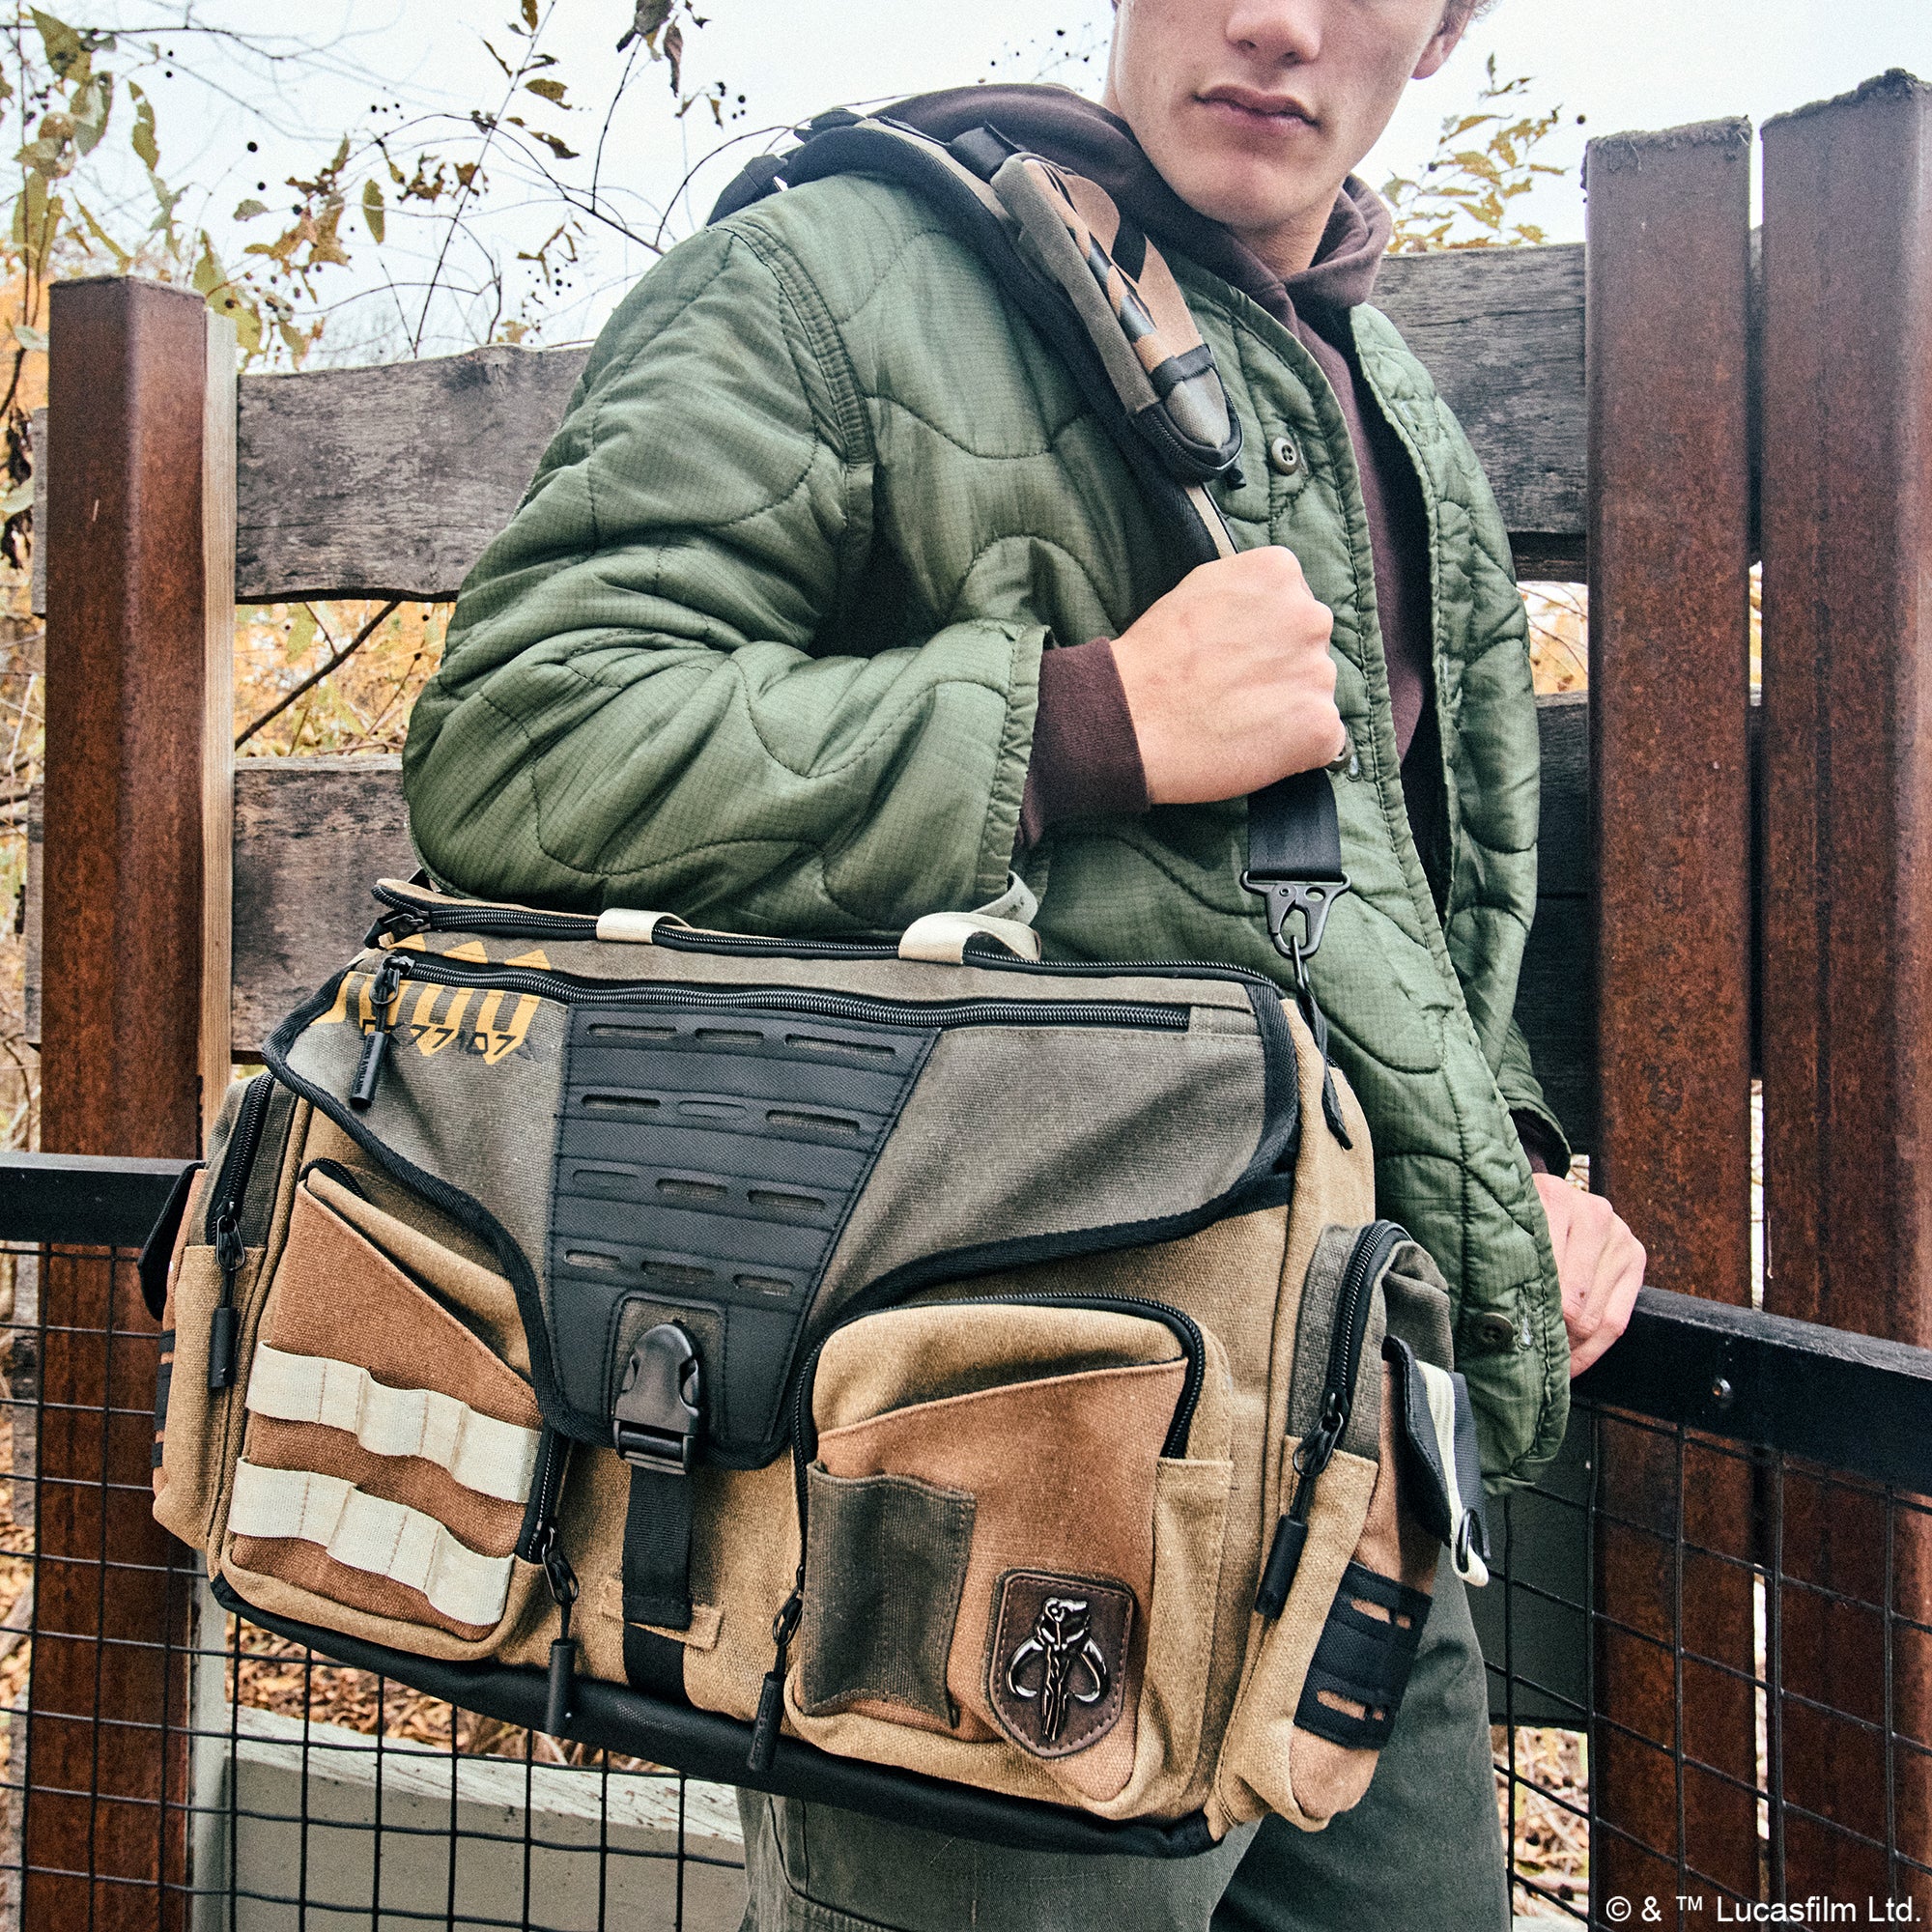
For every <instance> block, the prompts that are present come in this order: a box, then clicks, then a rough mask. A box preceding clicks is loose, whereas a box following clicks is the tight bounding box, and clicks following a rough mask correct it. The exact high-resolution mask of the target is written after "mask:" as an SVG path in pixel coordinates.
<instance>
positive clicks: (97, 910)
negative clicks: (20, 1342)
mask: <svg viewBox="0 0 1932 1932" xmlns="http://www.w3.org/2000/svg"><path fill="white" fill-rule="evenodd" d="M52 318H53V319H52V340H53V347H52V354H51V368H50V373H49V379H48V409H49V416H50V422H51V428H52V434H51V437H50V442H51V445H52V447H53V449H54V450H56V451H57V452H58V461H57V466H56V468H55V469H53V471H52V473H51V474H50V476H49V477H48V479H47V482H48V487H47V496H46V502H47V517H46V527H45V529H44V530H43V533H42V540H43V543H44V544H45V546H46V550H47V557H48V575H47V718H46V743H47V755H46V808H45V810H46V844H45V860H44V863H45V878H46V885H47V892H46V914H45V937H44V947H45V990H44V995H43V1000H44V1004H43V1035H42V1037H43V1047H42V1102H41V1105H42V1137H43V1146H44V1147H45V1148H46V1149H47V1150H48V1151H54V1152H71V1153H122V1154H149V1155H191V1154H193V1153H194V1152H195V1151H197V1148H198V1146H199V1141H200V1120H201V1103H200V1083H199V1078H198V1075H199V1054H200V1023H201V1014H202V1003H203V989H202V954H203V931H204V906H203V892H202V872H203V855H202V843H203V821H204V812H205V803H204V786H205V773H204V757H203V738H204V696H205V693H204V660H205V653H206V648H207V605H208V598H207V584H206V582H205V542H204V537H205V531H204V510H203V502H204V491H203V473H202V472H203V461H202V456H203V445H204V411H205V407H206V400H207V391H208V373H207V370H208V345H209V330H208V325H207V321H206V310H205V309H204V307H203V305H202V302H201V300H200V299H199V298H197V297H195V296H193V295H191V294H188V293H186V292H185V291H181V290H176V289H169V288H163V287H160V286H158V285H156V284H154V283H149V282H139V281H127V280H96V281H84V282H71V283H65V284H62V285H60V286H58V287H56V288H55V290H54V292H53V310H52ZM43 1310H44V1317H45V1324H46V1327H45V1333H46V1354H45V1364H44V1371H43V1399H44V1409H43V1417H42V1437H41V1466H40V1555H39V1564H38V1587H37V1597H36V1611H35V1650H34V1667H33V1679H32V1692H31V1717H30V1724H29V1754H30V1755H29V1766H30V1780H31V1785H32V1787H33V1788H32V1790H31V1791H30V1794H29V1798H28V1803H27V1813H26V1825H25V1838H24V1844H25V1855H26V1866H27V1869H26V1873H25V1878H24V1887H23V1921H24V1922H25V1923H26V1924H30V1925H46V1926H54V1925H83V1924H85V1925H91V1926H95V1927H99V1928H112V1927H121V1926H128V1927H133V1926H135V1925H140V1926H144V1927H145V1926H153V1925H155V1924H156V1923H169V1922H173V1921H174V1920H175V1918H178V1917H185V1913H183V1912H181V1911H179V1910H177V1909H171V1905H172V1908H179V1907H180V1905H181V1901H180V1899H179V1897H178V1896H177V1897H176V1898H175V1899H174V1900H173V1901H172V1902H170V1901H169V1900H168V1899H167V1898H166V1897H165V1896H157V1894H156V1887H157V1886H166V1885H170V1884H174V1885H178V1884H180V1882H181V1881H182V1878H183V1876H184V1872H185V1831H184V1822H185V1813H184V1812H183V1811H182V1810H181V1809H180V1808H179V1807H180V1805H181V1803H182V1800H183V1797H184V1795H185V1781H184V1779H185V1756H186V1753H185V1739H184V1738H183V1737H182V1736H181V1734H180V1733H179V1731H178V1730H177V1729H175V1728H174V1727H177V1726H179V1725H180V1724H181V1723H182V1721H183V1716H184V1712H185V1694H184V1693H185V1682H186V1672H185V1656H184V1653H183V1650H182V1648H181V1646H182V1644H183V1641H184V1639H185V1635H186V1631H187V1603H188V1589H187V1587H186V1584H187V1577H188V1573H186V1572H185V1571H184V1570H181V1569H177V1568H175V1567H174V1563H175V1559H176V1558H177V1556H178V1555H179V1550H178V1547H177V1546H175V1545H174V1544H173V1543H172V1542H171V1540H170V1539H169V1538H168V1537H166V1536H165V1535H163V1534H162V1532H161V1531H160V1530H159V1529H158V1528H157V1527H156V1524H155V1522H154V1520H153V1518H152V1516H151V1515H150V1513H149V1504H150V1500H151V1498H150V1494H149V1488H148V1474H149V1469H148V1465H149V1462H150V1454H149V1451H150V1446H151V1440H152V1435H153V1429H152V1421H151V1411H152V1405H153V1388H154V1372H155V1363H156V1329H155V1323H154V1322H153V1321H151V1320H150V1319H149V1318H148V1316H147V1314H146V1312H145V1311H144V1310H143V1309H142V1307H141V1304H140V1297H139V1294H138V1292H137V1291H136V1288H135V1285H134V1283H133V1280H132V1270H131V1269H130V1268H129V1267H128V1266H127V1265H126V1264H123V1265H122V1266H120V1267H119V1268H116V1267H114V1266H113V1265H112V1264H110V1263H109V1262H107V1261H106V1260H105V1259H102V1260H99V1261H95V1260H89V1259H85V1258H74V1257H53V1258H50V1260H49V1262H48V1264H47V1267H46V1270H45V1274H44V1280H43Z"/></svg>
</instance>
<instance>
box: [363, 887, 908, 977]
mask: <svg viewBox="0 0 1932 1932" xmlns="http://www.w3.org/2000/svg"><path fill="white" fill-rule="evenodd" d="M375 891H376V896H377V898H378V899H379V900H381V901H382V903H383V904H384V905H386V906H392V907H394V908H395V910H394V911H393V912H390V913H388V914H387V915H385V916H384V918H382V919H379V920H378V921H377V922H376V923H375V924H374V925H372V926H371V927H370V928H369V931H368V933H367V935H366V936H365V937H364V939H363V941H362V943H363V945H365V946H375V945H378V944H380V943H381V942H382V941H383V940H384V939H387V940H388V941H389V942H390V943H391V944H393V943H394V942H395V941H396V940H398V939H412V938H415V937H416V936H417V935H418V934H421V933H425V932H476V933H483V934H486V935H488V936H490V937H492V938H497V939H580V940H582V939H589V940H594V939H595V938H596V937H597V919H596V915H595V914H593V913H582V912H526V911H523V910H521V909H519V910H515V911H513V910H512V909H511V908H510V907H508V906H484V905H477V906H462V907H456V906H439V907H437V908H436V909H435V911H433V912H430V911H425V910H424V909H423V907H422V905H421V903H420V901H418V900H416V899H412V898H409V897H406V896H405V895H403V894H401V893H395V892H389V891H387V890H385V889H384V887H382V886H378V887H377V888H376V889H375ZM651 944H652V945H653V946H662V947H666V948H668V950H669V951H671V952H737V953H775V954H782V955H784V956H785V957H788V958H808V959H809V958H838V959H896V958H897V957H898V951H899V950H898V948H897V947H896V946H886V945H882V944H878V943H876V942H871V941H866V940H843V939H766V938H762V937H760V936H759V935H758V934H756V933H750V932H707V933H701V934H700V933H696V932H693V931H691V930H690V929H689V928H687V927H683V926H676V925H671V924H669V923H666V924H664V925H661V926H660V927H659V928H658V930H657V931H656V932H655V933H653V934H652V936H651Z"/></svg>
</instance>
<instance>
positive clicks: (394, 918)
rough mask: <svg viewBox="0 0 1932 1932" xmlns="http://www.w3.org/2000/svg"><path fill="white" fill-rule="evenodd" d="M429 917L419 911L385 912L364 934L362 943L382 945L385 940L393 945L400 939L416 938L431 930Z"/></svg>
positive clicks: (372, 945) (365, 944) (371, 945)
mask: <svg viewBox="0 0 1932 1932" xmlns="http://www.w3.org/2000/svg"><path fill="white" fill-rule="evenodd" d="M429 927H430V923H429V920H428V918H427V917H426V916H425V915H424V914H422V913H419V912H405V911H402V910H400V909H398V910H397V911H395V912H385V913H384V915H383V916H382V918H380V919H379V920H377V922H376V923H375V924H373V925H372V926H371V927H370V928H369V930H368V931H367V932H365V933H364V934H363V935H362V944H363V945H364V946H368V947H374V946H381V945H384V943H385V942H386V943H387V944H388V945H390V946H393V945H395V943H396V942H397V941H398V940H399V939H416V938H420V937H421V935H422V934H423V933H425V932H427V931H428V930H429Z"/></svg>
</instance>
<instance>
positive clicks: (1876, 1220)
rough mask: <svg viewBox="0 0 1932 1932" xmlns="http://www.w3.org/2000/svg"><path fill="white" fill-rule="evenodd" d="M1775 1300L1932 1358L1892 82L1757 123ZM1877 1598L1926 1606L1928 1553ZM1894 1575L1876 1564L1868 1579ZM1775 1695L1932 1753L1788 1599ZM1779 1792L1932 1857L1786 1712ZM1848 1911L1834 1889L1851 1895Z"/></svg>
mask: <svg viewBox="0 0 1932 1932" xmlns="http://www.w3.org/2000/svg"><path fill="white" fill-rule="evenodd" d="M1764 148H1765V186H1764V195H1765V238H1764V281H1765V316H1764V760H1765V856H1766V867H1765V870H1766V896H1765V920H1764V924H1765V938H1764V1087H1765V1126H1766V1149H1765V1154H1766V1158H1765V1182H1766V1209H1767V1221H1768V1230H1767V1239H1768V1253H1769V1258H1770V1266H1769V1273H1768V1279H1767V1283H1766V1296H1765V1300H1766V1306H1767V1307H1769V1308H1772V1309H1774V1310H1776V1312H1777V1313H1779V1314H1783V1315H1794V1316H1798V1317H1801V1318H1803V1319H1804V1320H1805V1321H1821V1322H1826V1323H1829V1324H1831V1325H1832V1326H1833V1327H1839V1328H1851V1329H1857V1330H1861V1331H1862V1332H1863V1333H1865V1334H1870V1335H1884V1336H1889V1337H1891V1338H1892V1339H1894V1340H1896V1341H1901V1342H1911V1343H1916V1344H1918V1345H1919V1346H1921V1347H1922V1346H1925V1345H1926V1344H1928V1343H1932V732H1929V731H1928V729H1927V725H1928V722H1932V709H1928V707H1932V674H1928V673H1932V89H1927V88H1926V87H1925V86H1923V85H1922V84H1921V83H1919V82H1918V81H1915V80H1913V79H1912V78H1911V77H1910V76H1909V75H1906V74H1902V73H1892V74H1888V75H1886V76H1884V77H1883V78H1881V79H1879V80H1876V81H1871V82H1868V83H1867V84H1866V85H1865V86H1864V87H1862V88H1861V89H1859V91H1858V92H1857V93H1856V94H1853V95H1849V96H1846V97H1845V98H1843V99H1838V100H1833V101H1827V102H1824V103H1822V104H1820V105H1818V106H1815V107H1809V108H1805V109H1803V110H1801V111H1800V112H1798V113H1796V114H1791V115H1785V116H1782V117H1781V118H1779V119H1778V120H1776V121H1773V122H1772V123H1770V125H1769V126H1767V128H1765V135H1764ZM1811 1516H1812V1519H1813V1520H1812V1521H1811V1522H1810V1524H1809V1528H1808V1530H1807V1528H1806V1520H1805V1513H1804V1511H1802V1510H1794V1511H1793V1513H1792V1520H1791V1521H1790V1522H1789V1524H1788V1525H1787V1531H1786V1543H1787V1548H1786V1550H1785V1560H1786V1564H1787V1567H1788V1568H1789V1569H1790V1570H1791V1571H1793V1572H1794V1573H1795V1574H1796V1575H1798V1576H1801V1577H1805V1578H1807V1579H1809V1580H1811V1581H1815V1582H1822V1583H1827V1584H1830V1583H1833V1582H1834V1581H1836V1582H1838V1583H1839V1584H1844V1583H1846V1582H1848V1581H1850V1580H1852V1579H1859V1582H1860V1587H1861V1588H1862V1587H1863V1579H1865V1578H1866V1577H1867V1576H1868V1571H1869V1559H1870V1557H1871V1555H1872V1553H1873V1552H1872V1551H1871V1550H1870V1549H1869V1548H1865V1547H1864V1541H1865V1540H1864V1539H1862V1538H1861V1536H1860V1535H1859V1533H1858V1525H1857V1524H1856V1523H1855V1522H1853V1521H1852V1520H1849V1519H1848V1518H1847V1517H1846V1516H1845V1514H1844V1512H1842V1511H1837V1510H1833V1509H1830V1508H1823V1509H1815V1510H1813V1511H1812V1512H1811ZM1918 1527H1919V1526H1918V1525H1913V1524H1905V1523H1902V1524H1901V1529H1902V1530H1905V1531H1910V1532H1913V1533H1908V1534H1903V1535H1901V1537H1900V1538H1899V1541H1898V1546H1897V1548H1894V1550H1893V1551H1892V1575H1891V1577H1890V1578H1889V1583H1886V1582H1882V1583H1881V1584H1880V1586H1879V1595H1880V1596H1881V1597H1883V1596H1885V1595H1886V1594H1887V1590H1888V1588H1889V1595H1890V1601H1891V1602H1892V1604H1893V1605H1895V1606H1896V1607H1897V1608H1899V1609H1904V1610H1908V1611H1911V1612H1912V1613H1914V1614H1922V1613H1923V1606H1924V1603H1925V1600H1926V1596H1927V1593H1928V1588H1932V1547H1928V1542H1927V1539H1926V1538H1924V1537H1923V1536H1922V1535H1919V1534H1918V1533H1916V1532H1917V1530H1918ZM1881 1567H1883V1566H1881ZM1786 1596H1787V1599H1789V1610H1790V1614H1789V1615H1788V1616H1787V1618H1786V1622H1785V1626H1784V1630H1783V1645H1784V1663H1785V1675H1786V1681H1787V1686H1788V1688H1789V1689H1790V1690H1792V1691H1793V1692H1796V1693H1798V1694H1799V1695H1800V1696H1811V1697H1824V1698H1827V1699H1829V1701H1830V1703H1831V1704H1832V1705H1833V1707H1834V1708H1835V1709H1838V1710H1844V1711H1860V1712H1873V1711H1879V1710H1883V1708H1884V1705H1885V1691H1886V1688H1887V1682H1888V1676H1889V1683H1890V1690H1891V1696H1892V1708H1891V1717H1892V1719H1893V1722H1894V1723H1895V1724H1896V1726H1897V1727H1898V1728H1899V1729H1901V1730H1906V1731H1910V1732H1912V1733H1914V1734H1915V1735H1917V1736H1918V1737H1921V1738H1925V1737H1932V1670H1928V1669H1927V1668H1926V1665H1925V1661H1924V1660H1923V1659H1922V1658H1920V1657H1919V1656H1918V1652H1917V1650H1916V1649H1915V1650H1912V1651H1909V1652H1907V1651H1901V1652H1900V1653H1899V1654H1898V1655H1897V1656H1896V1657H1895V1658H1894V1659H1893V1660H1892V1661H1891V1662H1892V1668H1891V1670H1890V1671H1889V1672H1888V1668H1887V1662H1888V1661H1887V1657H1886V1645H1885V1642H1884V1639H1883V1627H1882V1623H1881V1620H1880V1619H1879V1618H1878V1617H1877V1616H1876V1615H1874V1616H1871V1617H1865V1618H1855V1617H1840V1616H1833V1617H1826V1616H1823V1615H1820V1614H1815V1613H1814V1611H1815V1609H1816V1605H1817V1603H1818V1601H1819V1600H1817V1599H1816V1598H1814V1597H1807V1596H1805V1595H1804V1594H1802V1593H1793V1592H1787V1593H1786ZM1775 1717H1776V1719H1777V1720H1778V1721H1777V1730H1778V1731H1779V1732H1780V1733H1781V1735H1782V1736H1783V1738H1784V1740H1785V1742H1786V1744H1787V1746H1788V1748H1786V1749H1785V1750H1784V1751H1783V1752H1782V1754H1781V1755H1782V1765H1783V1776H1784V1781H1785V1788H1786V1791H1787V1793H1788V1795H1789V1796H1790V1797H1791V1798H1792V1799H1794V1800H1795V1801H1797V1802H1798V1803H1800V1804H1805V1805H1807V1806H1809V1807H1811V1808H1815V1809H1818V1810H1820V1811H1821V1812H1822V1813H1823V1814H1824V1815H1825V1816H1826V1817H1827V1818H1829V1819H1832V1820H1834V1821H1836V1822H1837V1823H1839V1824H1842V1825H1844V1826H1846V1827H1848V1828H1849V1829H1850V1830H1851V1831H1865V1832H1870V1831H1872V1830H1873V1829H1874V1828H1877V1831H1878V1834H1879V1835H1880V1836H1883V1828H1884V1824H1885V1820H1886V1813H1887V1808H1888V1804H1889V1805H1891V1806H1892V1807H1894V1808H1895V1816H1896V1819H1897V1826H1898V1833H1899V1841H1900V1842H1901V1843H1902V1844H1905V1845H1907V1846H1917V1847H1918V1848H1921V1849H1922V1847H1923V1846H1924V1845H1925V1844H1926V1843H1928V1842H1932V1778H1928V1776H1927V1766H1926V1763H1925V1761H1924V1760H1923V1759H1922V1758H1921V1757H1918V1755H1916V1754H1913V1753H1910V1752H1905V1751H1901V1752H1899V1753H1898V1755H1897V1756H1896V1758H1895V1760H1894V1762H1893V1764H1892V1766H1891V1767H1890V1775H1889V1776H1888V1775H1887V1770H1886V1767H1885V1764H1884V1753H1883V1751H1882V1750H1877V1749H1874V1748H1872V1747H1871V1744H1870V1741H1869V1739H1868V1738H1866V1737H1864V1736H1862V1735H1861V1734H1859V1733H1858V1732H1857V1731H1856V1730H1855V1728H1854V1727H1852V1726H1849V1725H1833V1724H1830V1723H1825V1722H1822V1721H1819V1720H1816V1719H1812V1718H1810V1717H1809V1716H1808V1715H1807V1712H1806V1709H1805V1707H1804V1706H1802V1705H1798V1706H1791V1707H1789V1708H1787V1709H1786V1710H1784V1711H1782V1712H1780V1713H1777V1714H1775ZM1774 1852H1775V1860H1774V1862H1775V1863H1777V1864H1781V1866H1782V1867H1783V1869H1782V1873H1781V1877H1782V1881H1783V1883H1784V1885H1785V1887H1786V1888H1787V1889H1788V1890H1789V1893H1790V1895H1791V1896H1794V1897H1797V1896H1802V1895H1804V1894H1806V1893H1809V1892H1818V1893H1821V1894H1831V1895H1834V1896H1835V1895H1839V1890H1840V1888H1841V1887H1847V1886H1849V1887H1855V1888H1857V1889H1858V1890H1859V1892H1860V1894H1861V1895H1863V1894H1864V1892H1865V1891H1866V1890H1875V1891H1880V1892H1883V1891H1884V1890H1885V1889H1887V1888H1888V1885H1889V1883H1897V1882H1899V1881H1898V1880H1897V1875H1895V1874H1891V1875H1889V1874H1888V1873H1887V1872H1886V1871H1885V1869H1884V1865H1885V1861H1884V1859H1883V1858H1882V1857H1880V1858H1879V1859H1877V1860H1876V1861H1874V1860H1873V1859H1872V1858H1871V1857H1870V1856H1869V1855H1868V1854H1867V1853H1866V1852H1865V1851H1863V1850H1862V1849H1861V1847H1859V1845H1858V1844H1857V1843H1856V1841H1855V1840H1854V1839H1853V1838H1851V1837H1850V1836H1848V1835H1845V1834H1843V1833H1836V1832H1834V1831H1833V1830H1832V1829H1830V1828H1829V1827H1809V1826H1807V1827H1806V1828H1805V1830H1804V1833H1803V1834H1802V1835H1801V1834H1800V1833H1798V1832H1797V1831H1796V1830H1794V1832H1793V1833H1792V1836H1791V1840H1790V1842H1788V1843H1785V1844H1782V1845H1780V1846H1777V1847H1775V1848H1774ZM1843 1895H1846V1896H1850V1895H1851V1893H1850V1891H1845V1892H1844V1893H1843Z"/></svg>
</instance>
